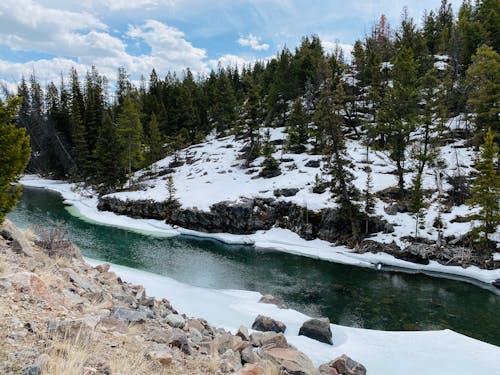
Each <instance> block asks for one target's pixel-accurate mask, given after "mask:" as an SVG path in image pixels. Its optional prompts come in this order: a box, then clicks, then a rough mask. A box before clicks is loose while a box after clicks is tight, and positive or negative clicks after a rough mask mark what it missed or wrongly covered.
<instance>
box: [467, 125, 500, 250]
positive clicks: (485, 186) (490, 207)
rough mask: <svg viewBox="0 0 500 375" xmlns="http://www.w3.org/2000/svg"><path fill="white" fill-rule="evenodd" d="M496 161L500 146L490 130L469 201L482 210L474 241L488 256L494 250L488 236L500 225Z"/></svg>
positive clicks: (477, 166) (485, 140) (486, 136)
mask: <svg viewBox="0 0 500 375" xmlns="http://www.w3.org/2000/svg"><path fill="white" fill-rule="evenodd" d="M495 159H496V162H497V163H498V162H499V160H498V146H497V145H496V144H495V142H494V140H493V131H492V130H491V128H489V129H488V131H487V132H486V135H485V137H484V143H483V146H482V152H481V158H480V160H479V161H478V162H477V164H476V166H475V167H476V169H477V170H478V172H479V176H478V177H477V178H476V179H475V180H474V182H473V184H472V188H471V193H472V198H471V199H470V200H469V204H471V205H472V206H477V207H479V209H480V211H479V214H478V220H479V222H480V225H479V226H478V227H477V228H475V229H474V230H473V233H472V235H473V240H474V241H475V245H476V247H477V248H478V249H479V250H481V251H483V252H485V253H486V254H489V253H490V252H491V251H493V250H494V245H493V244H492V243H491V242H490V241H489V240H488V236H489V235H490V234H492V233H495V232H497V228H498V226H499V225H500V175H498V173H497V172H496V170H495Z"/></svg>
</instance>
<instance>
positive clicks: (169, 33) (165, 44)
mask: <svg viewBox="0 0 500 375" xmlns="http://www.w3.org/2000/svg"><path fill="white" fill-rule="evenodd" d="M127 35H128V36H129V37H131V38H137V39H142V40H144V41H145V42H146V43H147V44H148V45H149V46H150V47H151V55H150V56H149V60H150V63H151V64H155V63H156V64H155V65H154V66H156V68H157V69H166V70H174V71H181V70H183V69H185V68H187V67H189V68H190V69H191V70H193V71H194V72H197V73H204V72H205V71H206V70H207V67H206V64H205V62H204V59H205V58H206V57H207V52H206V50H204V49H202V48H196V47H194V46H193V45H192V44H191V43H190V42H188V41H187V40H186V39H185V35H184V33H183V32H182V31H180V30H178V29H176V28H174V27H170V26H168V25H165V24H164V23H161V22H158V21H155V20H147V21H146V22H145V23H144V24H143V25H142V26H139V27H134V26H129V30H128V32H127ZM142 58H143V59H147V57H146V56H142ZM152 67H153V66H152ZM152 67H151V69H152Z"/></svg>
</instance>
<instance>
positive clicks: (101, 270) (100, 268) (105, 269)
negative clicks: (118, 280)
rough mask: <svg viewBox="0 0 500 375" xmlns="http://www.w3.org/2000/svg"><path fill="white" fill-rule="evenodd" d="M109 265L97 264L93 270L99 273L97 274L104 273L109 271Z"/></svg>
mask: <svg viewBox="0 0 500 375" xmlns="http://www.w3.org/2000/svg"><path fill="white" fill-rule="evenodd" d="M109 267H110V264H109V263H103V264H98V265H97V266H95V267H94V268H95V269H96V270H97V271H99V273H104V272H108V271H109Z"/></svg>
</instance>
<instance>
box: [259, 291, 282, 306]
mask: <svg viewBox="0 0 500 375" xmlns="http://www.w3.org/2000/svg"><path fill="white" fill-rule="evenodd" d="M259 302H260V303H268V304H271V305H276V306H278V307H279V308H280V309H287V308H288V306H287V305H286V303H285V302H284V301H283V300H282V299H281V298H278V297H275V296H273V295H271V294H264V295H263V296H262V297H260V299H259Z"/></svg>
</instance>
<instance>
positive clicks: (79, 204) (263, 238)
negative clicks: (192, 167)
mask: <svg viewBox="0 0 500 375" xmlns="http://www.w3.org/2000/svg"><path fill="white" fill-rule="evenodd" d="M21 183H22V184H23V185H25V186H31V187H40V188H46V189H50V190H53V191H56V192H59V193H60V194H61V195H62V196H63V198H64V202H65V203H66V204H70V205H72V206H73V207H70V208H69V209H68V210H69V211H70V213H72V214H73V215H75V216H79V217H82V218H84V219H86V220H89V221H92V222H94V223H98V224H103V225H109V226H116V227H121V228H126V229H129V230H134V231H137V232H141V233H147V234H152V235H159V236H174V235H180V234H186V235H191V236H197V237H209V238H214V239H217V240H219V241H221V242H224V243H228V244H243V245H253V246H255V247H257V248H266V249H273V250H276V251H282V252H286V253H291V254H296V255H302V256H307V257H310V258H315V259H321V260H326V261H330V262H336V263H342V264H348V265H353V266H360V267H368V268H375V267H377V265H379V264H381V265H387V266H391V267H397V268H401V269H409V270H413V271H416V272H426V273H430V274H434V275H436V276H440V277H447V276H448V275H451V276H459V277H462V278H464V280H465V281H467V279H471V280H477V281H480V282H483V283H492V282H493V281H495V280H496V279H500V269H497V270H481V269H479V268H477V267H475V266H469V267H467V268H462V267H457V266H443V265H441V264H439V263H437V262H431V263H430V264H428V265H422V264H416V263H411V262H406V261H403V260H400V259H397V258H395V257H393V256H392V255H389V254H386V253H377V254H372V253H365V254H356V253H353V252H352V251H351V250H350V249H348V248H346V247H343V246H332V244H331V243H329V242H327V241H323V240H319V239H316V240H312V241H306V240H304V239H303V238H301V237H299V236H298V235H297V234H296V233H293V232H292V231H289V230H286V229H282V228H272V229H270V230H268V231H258V232H257V233H255V234H249V235H236V234H228V233H203V232H197V231H193V230H188V229H184V228H179V227H172V226H170V225H167V224H165V222H163V221H161V220H153V219H133V218H130V217H127V216H122V215H116V214H114V213H112V212H107V211H99V210H98V209H97V197H96V196H95V195H94V194H92V192H89V191H83V190H79V191H78V190H77V187H76V186H75V184H70V183H65V182H61V181H54V180H47V179H42V178H39V177H37V176H32V175H28V176H24V177H23V178H22V179H21ZM405 215H406V214H400V215H398V216H396V219H397V220H401V221H400V227H401V226H405V225H410V224H409V223H410V221H409V220H413V219H412V218H410V217H409V216H408V215H406V216H408V217H406V216H405ZM405 221H407V222H405ZM400 227H396V233H397V234H398V235H401V233H398V230H397V228H400ZM373 239H375V240H377V241H380V242H384V241H389V242H390V241H392V240H395V239H396V238H395V237H392V236H389V237H387V235H384V234H379V235H377V236H376V237H374V238H373ZM453 278H455V277H453Z"/></svg>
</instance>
